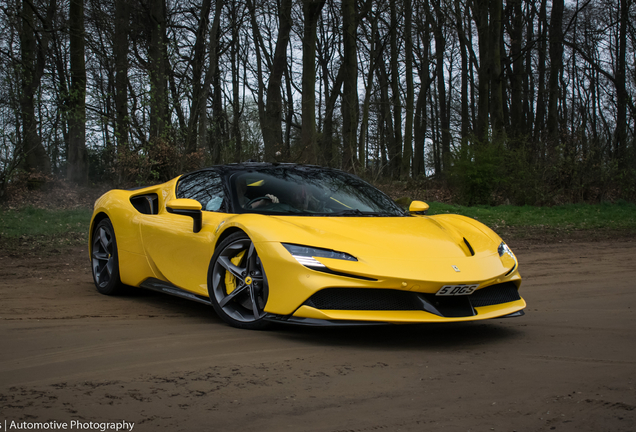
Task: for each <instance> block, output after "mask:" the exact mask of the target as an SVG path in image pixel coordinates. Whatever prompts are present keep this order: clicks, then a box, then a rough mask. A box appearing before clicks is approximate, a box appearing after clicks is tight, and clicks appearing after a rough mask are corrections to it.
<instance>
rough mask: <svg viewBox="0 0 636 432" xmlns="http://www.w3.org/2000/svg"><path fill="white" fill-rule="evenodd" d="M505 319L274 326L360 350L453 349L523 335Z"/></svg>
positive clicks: (296, 337) (277, 333)
mask: <svg viewBox="0 0 636 432" xmlns="http://www.w3.org/2000/svg"><path fill="white" fill-rule="evenodd" d="M507 322H508V321H507V320H493V321H488V322H466V323H428V324H403V325H391V324H389V325H372V326H351V327H304V326H303V327H300V326H292V325H276V326H275V327H273V328H272V330H270V333H272V334H273V336H274V337H278V338H282V339H288V340H293V341H296V342H299V343H304V344H322V345H328V346H347V347H357V348H361V349H378V348H382V347H385V348H392V349H401V348H406V349H416V348H425V349H427V350H430V349H447V348H451V349H455V348H460V347H461V348H466V347H468V346H477V345H490V344H500V343H503V342H506V341H507V340H510V339H514V338H517V337H519V336H521V335H523V331H522V330H521V329H520V328H519V327H514V328H513V327H511V326H510V325H508V324H506V323H507Z"/></svg>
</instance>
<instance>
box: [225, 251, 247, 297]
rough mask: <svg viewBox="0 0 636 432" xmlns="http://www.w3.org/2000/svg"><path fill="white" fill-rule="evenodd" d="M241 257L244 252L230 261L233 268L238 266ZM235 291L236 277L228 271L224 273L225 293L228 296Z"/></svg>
mask: <svg viewBox="0 0 636 432" xmlns="http://www.w3.org/2000/svg"><path fill="white" fill-rule="evenodd" d="M243 255H245V251H241V252H239V254H238V255H236V256H235V257H234V258H232V259H230V261H231V262H232V264H234V265H235V266H237V265H239V264H240V262H241V260H242V259H243ZM235 289H236V277H235V276H234V275H233V274H232V273H230V272H229V271H228V270H226V271H225V291H226V292H227V293H228V294H231V293H232V291H234V290H235Z"/></svg>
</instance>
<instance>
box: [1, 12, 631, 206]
mask: <svg viewBox="0 0 636 432" xmlns="http://www.w3.org/2000/svg"><path fill="white" fill-rule="evenodd" d="M0 10H1V14H0V198H1V197H2V196H5V195H6V191H7V190H8V189H11V187H12V186H16V185H20V184H26V185H29V186H30V187H33V188H37V187H41V186H42V184H43V183H46V182H50V181H51V179H55V178H58V179H59V178H64V179H66V180H67V181H69V182H70V183H75V184H79V185H85V184H93V183H108V184H111V185H115V186H128V185H134V184H138V185H141V184H150V183H153V182H159V181H163V180H167V179H169V178H172V177H174V176H176V175H178V174H181V173H183V172H186V171H191V170H194V169H197V168H199V167H203V166H208V165H213V164H219V163H228V162H239V161H245V160H249V159H251V160H258V161H268V162H275V161H278V162H295V163H311V164H319V165H324V166H332V167H337V168H341V169H344V170H347V171H351V172H354V173H356V174H358V175H360V176H362V177H364V178H366V179H367V180H370V181H372V182H374V183H383V182H384V183H386V182H392V181H393V182H395V181H400V182H407V183H409V184H413V185H415V187H419V188H442V189H444V190H448V191H450V193H452V195H453V197H454V199H455V200H456V201H458V202H461V203H464V204H501V203H512V204H518V205H523V204H533V205H551V204H558V203H566V202H602V201H614V200H619V199H624V200H629V201H636V166H635V164H634V162H635V161H636V145H635V132H634V131H635V129H636V124H635V123H636V107H635V106H634V94H635V93H636V27H635V23H636V6H635V5H634V2H633V1H632V0H576V1H573V0H568V1H567V2H566V1H564V0H554V1H548V0H539V1H523V0H508V1H502V0H445V1H433V0H388V1H387V0H382V1H381V0H357V1H356V0H341V1H338V0H317V1H309V0H302V1H299V0H277V1H264V0H223V1H221V0H216V1H213V0H181V1H177V0H99V1H98V0H6V1H5V2H3V3H2V6H0Z"/></svg>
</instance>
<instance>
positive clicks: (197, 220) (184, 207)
mask: <svg viewBox="0 0 636 432" xmlns="http://www.w3.org/2000/svg"><path fill="white" fill-rule="evenodd" d="M166 210H167V211H168V213H172V214H176V215H182V216H188V217H191V218H192V220H193V224H192V231H194V232H195V233H198V232H199V231H201V228H202V227H203V212H202V211H201V203H200V202H199V201H197V200H193V199H188V198H178V199H174V200H171V201H169V202H168V203H167V204H166Z"/></svg>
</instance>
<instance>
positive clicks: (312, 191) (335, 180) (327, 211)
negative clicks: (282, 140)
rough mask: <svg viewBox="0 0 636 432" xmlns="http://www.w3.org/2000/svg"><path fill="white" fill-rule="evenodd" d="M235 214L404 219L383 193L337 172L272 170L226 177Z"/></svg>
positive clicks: (311, 169)
mask: <svg viewBox="0 0 636 432" xmlns="http://www.w3.org/2000/svg"><path fill="white" fill-rule="evenodd" d="M229 183H230V189H231V191H232V199H233V202H234V208H235V210H237V212H238V213H246V212H250V213H262V214H288V215H307V216H310V215H316V216H404V211H403V210H402V209H401V208H399V207H398V206H397V205H396V204H395V203H393V201H392V200H391V199H390V198H389V197H388V196H386V195H385V194H384V193H382V192H381V191H379V190H378V189H376V188H374V187H373V186H371V185H370V184H368V183H366V182H364V181H362V180H361V179H359V178H358V177H355V176H352V175H350V174H347V173H344V172H342V171H337V170H329V169H319V168H298V169H294V168H290V167H272V168H269V169H268V168H265V169H258V170H246V171H242V172H241V171H238V172H236V173H234V174H233V175H232V176H231V177H230V181H229Z"/></svg>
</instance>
